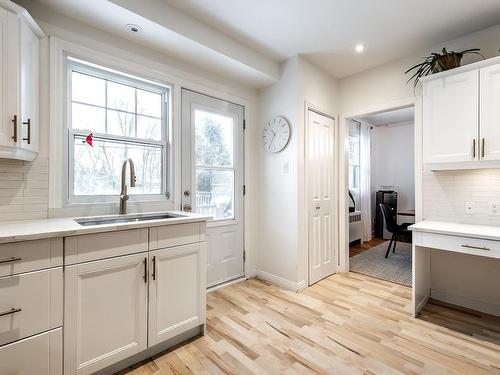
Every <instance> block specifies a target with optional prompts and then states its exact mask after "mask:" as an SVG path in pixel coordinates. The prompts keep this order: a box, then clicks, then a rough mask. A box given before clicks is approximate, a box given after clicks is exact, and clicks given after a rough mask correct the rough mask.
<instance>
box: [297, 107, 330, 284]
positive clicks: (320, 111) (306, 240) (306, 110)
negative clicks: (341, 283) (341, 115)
mask: <svg viewBox="0 0 500 375" xmlns="http://www.w3.org/2000/svg"><path fill="white" fill-rule="evenodd" d="M309 111H313V112H316V113H318V114H320V115H322V116H325V117H328V118H331V119H332V120H333V121H334V133H333V137H334V140H333V147H334V148H335V150H334V153H333V157H334V159H338V151H337V150H338V148H339V132H338V130H339V127H338V124H337V118H336V117H335V116H334V115H332V114H330V113H329V112H328V111H327V110H325V109H323V108H321V107H319V106H316V105H315V104H312V103H310V102H308V101H305V103H304V123H305V132H304V177H305V178H304V181H303V184H304V193H305V194H304V196H303V202H304V205H303V207H304V208H305V210H304V214H303V220H304V224H305V225H304V226H305V228H304V232H305V236H304V237H305V238H304V244H305V246H306V251H304V256H305V259H304V264H305V269H306V272H307V276H306V277H307V285H311V279H310V274H309V209H310V200H309V184H308V183H307V181H308V178H307V177H308V173H309V168H308V165H309V159H308V155H309V127H310V126H309ZM333 165H334V172H333V178H334V183H333V184H332V188H333V192H332V196H333V203H334V205H333V209H332V217H333V219H334V222H333V231H332V232H333V235H334V236H335V239H334V244H335V245H336V249H334V257H335V258H336V259H338V255H339V254H338V253H339V251H338V236H339V231H338V230H339V226H338V225H337V222H338V217H339V204H338V201H339V199H338V188H337V186H338V185H337V184H336V183H335V178H337V175H338V166H337V161H336V160H334V162H333ZM337 269H338V268H337V266H336V265H335V268H334V273H335V272H337ZM304 287H305V285H304Z"/></svg>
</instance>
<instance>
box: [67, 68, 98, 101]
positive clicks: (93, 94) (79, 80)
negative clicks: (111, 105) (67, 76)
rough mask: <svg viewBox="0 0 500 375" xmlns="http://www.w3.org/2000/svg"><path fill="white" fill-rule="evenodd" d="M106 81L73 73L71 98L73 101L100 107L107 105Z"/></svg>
mask: <svg viewBox="0 0 500 375" xmlns="http://www.w3.org/2000/svg"><path fill="white" fill-rule="evenodd" d="M105 85H106V81H105V80H103V79H100V78H96V77H92V76H89V75H87V74H82V73H78V72H74V71H73V72H71V98H72V100H73V101H77V102H82V103H88V104H94V105H100V106H102V107H104V105H105V104H106V100H105V95H106V90H105Z"/></svg>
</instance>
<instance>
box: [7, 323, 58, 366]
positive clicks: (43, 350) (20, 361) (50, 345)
mask: <svg viewBox="0 0 500 375" xmlns="http://www.w3.org/2000/svg"><path fill="white" fill-rule="evenodd" d="M0 374H9V375H10V374H15V375H61V374H62V328H58V329H55V330H53V331H50V332H45V333H42V334H40V335H36V336H32V337H29V338H27V339H24V340H21V341H17V342H15V343H12V344H8V345H5V346H1V347H0Z"/></svg>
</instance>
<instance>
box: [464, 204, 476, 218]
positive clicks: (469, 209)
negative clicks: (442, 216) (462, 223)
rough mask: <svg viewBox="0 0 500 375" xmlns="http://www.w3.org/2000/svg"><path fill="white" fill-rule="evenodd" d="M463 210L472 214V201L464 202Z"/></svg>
mask: <svg viewBox="0 0 500 375" xmlns="http://www.w3.org/2000/svg"><path fill="white" fill-rule="evenodd" d="M464 210H465V213H466V214H469V215H472V214H473V213H474V202H465V204H464Z"/></svg>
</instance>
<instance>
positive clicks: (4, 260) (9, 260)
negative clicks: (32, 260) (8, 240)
mask: <svg viewBox="0 0 500 375" xmlns="http://www.w3.org/2000/svg"><path fill="white" fill-rule="evenodd" d="M20 260H21V257H12V258H6V259H0V264H2V263H12V262H19V261H20Z"/></svg>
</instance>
